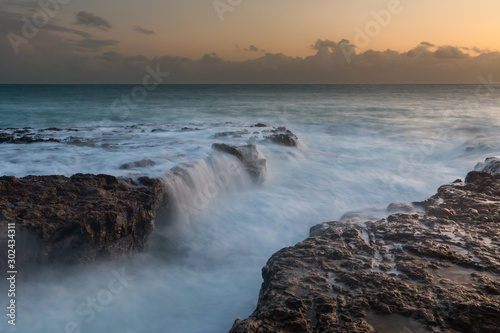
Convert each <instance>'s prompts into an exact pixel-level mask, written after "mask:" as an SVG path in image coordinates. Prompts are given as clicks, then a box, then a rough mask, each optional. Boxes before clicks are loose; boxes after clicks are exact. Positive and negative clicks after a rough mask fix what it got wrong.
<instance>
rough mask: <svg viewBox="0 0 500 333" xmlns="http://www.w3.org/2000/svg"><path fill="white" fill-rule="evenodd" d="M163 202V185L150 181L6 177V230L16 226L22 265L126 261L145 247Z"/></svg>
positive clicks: (1, 218) (0, 215)
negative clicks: (110, 260) (109, 259)
mask: <svg viewBox="0 0 500 333" xmlns="http://www.w3.org/2000/svg"><path fill="white" fill-rule="evenodd" d="M162 200H166V199H165V193H164V189H163V185H162V183H161V181H160V180H157V179H151V178H146V177H143V178H139V180H138V182H135V181H133V180H132V179H118V178H116V177H113V176H108V175H89V174H76V175H74V176H72V177H70V178H68V177H64V176H28V177H25V178H21V179H18V178H15V177H0V229H2V230H3V231H2V235H6V234H7V232H6V231H5V230H6V229H7V223H8V222H15V223H16V225H17V226H16V229H17V234H16V240H17V243H18V246H17V248H18V249H20V250H19V251H18V252H19V255H18V258H17V259H18V261H25V262H29V263H45V262H49V263H53V262H61V263H88V262H91V261H93V260H95V259H97V258H112V259H120V258H124V257H126V256H128V255H130V254H132V253H133V252H135V251H139V250H142V249H144V247H145V246H146V241H147V239H148V236H149V235H150V233H151V232H152V231H153V228H154V226H155V217H156V214H157V209H158V207H159V206H160V203H161V201H162ZM165 204H166V203H163V204H162V205H163V206H165ZM21 249H22V250H21Z"/></svg>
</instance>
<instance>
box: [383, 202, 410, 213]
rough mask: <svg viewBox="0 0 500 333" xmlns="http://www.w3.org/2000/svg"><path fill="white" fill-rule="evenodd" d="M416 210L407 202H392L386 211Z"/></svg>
mask: <svg viewBox="0 0 500 333" xmlns="http://www.w3.org/2000/svg"><path fill="white" fill-rule="evenodd" d="M414 211H416V209H415V207H414V206H413V205H412V204H411V203H409V202H393V203H391V204H390V205H389V206H387V212H388V213H396V212H397V213H409V212H414Z"/></svg>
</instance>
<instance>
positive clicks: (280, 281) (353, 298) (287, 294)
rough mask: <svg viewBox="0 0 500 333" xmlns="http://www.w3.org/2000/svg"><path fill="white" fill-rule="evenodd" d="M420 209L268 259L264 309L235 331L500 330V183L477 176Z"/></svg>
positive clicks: (313, 237)
mask: <svg viewBox="0 0 500 333" xmlns="http://www.w3.org/2000/svg"><path fill="white" fill-rule="evenodd" d="M488 171H489V170H488ZM422 206H423V207H426V212H416V211H410V208H411V207H410V205H406V204H404V205H400V204H396V205H394V206H393V207H392V208H393V209H395V210H396V211H400V210H402V209H401V208H407V210H408V212H406V213H400V214H393V215H390V216H389V217H387V218H386V219H380V220H374V221H367V222H365V223H352V222H327V223H322V224H319V225H317V226H314V227H312V228H311V230H310V237H309V238H307V239H306V240H304V241H303V242H300V243H298V244H297V245H295V246H293V247H288V248H284V249H282V250H280V251H278V252H277V253H275V254H274V255H273V256H272V257H271V258H270V259H269V261H268V262H267V264H266V266H265V267H264V268H263V270H262V276H263V279H264V282H263V284H262V287H261V291H260V295H259V300H258V305H257V308H256V309H255V311H254V312H253V313H252V314H251V315H250V317H248V318H247V319H245V320H236V321H235V323H234V325H233V327H232V329H231V331H230V332H231V333H242V332H245V333H254V332H255V333H257V332H307V333H312V332H375V331H377V332H391V331H398V332H406V331H408V332H496V331H498V328H499V327H500V298H499V297H498V295H499V293H500V231H499V230H500V175H499V174H496V175H492V174H491V172H478V171H473V172H470V173H469V174H468V175H467V178H466V181H465V183H464V182H461V181H460V182H455V183H452V184H448V185H444V186H441V187H440V188H439V190H438V192H437V194H436V195H434V196H433V197H431V198H429V199H428V200H426V201H425V202H423V204H422Z"/></svg>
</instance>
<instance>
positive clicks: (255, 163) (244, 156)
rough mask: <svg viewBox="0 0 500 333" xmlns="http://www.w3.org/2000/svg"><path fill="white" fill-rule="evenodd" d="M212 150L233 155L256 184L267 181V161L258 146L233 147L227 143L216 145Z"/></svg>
mask: <svg viewBox="0 0 500 333" xmlns="http://www.w3.org/2000/svg"><path fill="white" fill-rule="evenodd" d="M212 148H213V149H214V150H216V151H220V152H223V153H226V154H229V155H233V156H234V157H236V158H237V159H238V160H240V161H241V163H243V165H244V166H245V168H246V170H247V171H248V173H249V175H250V177H251V178H252V180H253V181H254V183H256V184H260V183H262V182H263V181H264V180H265V175H266V171H267V160H266V159H265V158H264V156H263V155H262V154H261V153H260V152H259V151H258V150H257V146H255V145H254V144H249V145H245V146H238V147H237V146H231V145H228V144H225V143H214V144H213V145H212Z"/></svg>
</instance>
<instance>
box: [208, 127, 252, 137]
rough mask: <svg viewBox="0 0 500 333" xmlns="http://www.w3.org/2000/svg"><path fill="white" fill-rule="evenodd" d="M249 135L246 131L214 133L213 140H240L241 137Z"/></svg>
mask: <svg viewBox="0 0 500 333" xmlns="http://www.w3.org/2000/svg"><path fill="white" fill-rule="evenodd" d="M246 134H250V132H249V131H248V130H246V129H245V130H243V131H231V132H219V133H215V135H214V138H216V139H217V138H221V137H233V138H241V137H242V136H243V135H246Z"/></svg>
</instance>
